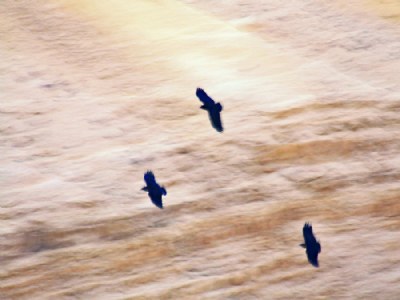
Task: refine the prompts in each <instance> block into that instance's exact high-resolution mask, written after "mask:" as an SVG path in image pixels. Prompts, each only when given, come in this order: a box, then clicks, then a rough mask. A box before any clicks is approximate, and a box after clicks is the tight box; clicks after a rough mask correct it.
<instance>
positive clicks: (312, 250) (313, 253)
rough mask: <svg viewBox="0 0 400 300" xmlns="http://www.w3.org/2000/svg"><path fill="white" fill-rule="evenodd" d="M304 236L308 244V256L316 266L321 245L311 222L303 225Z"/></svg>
mask: <svg viewBox="0 0 400 300" xmlns="http://www.w3.org/2000/svg"><path fill="white" fill-rule="evenodd" d="M303 236H304V241H305V244H306V249H307V250H306V252H307V258H308V261H309V262H310V263H311V264H312V265H313V266H314V267H318V266H319V264H318V254H319V253H320V252H321V245H320V244H319V242H318V241H317V240H316V238H315V236H314V234H313V231H312V226H311V224H309V223H305V224H304V227H303Z"/></svg>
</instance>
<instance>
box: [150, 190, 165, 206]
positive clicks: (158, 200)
mask: <svg viewBox="0 0 400 300" xmlns="http://www.w3.org/2000/svg"><path fill="white" fill-rule="evenodd" d="M149 196H150V199H151V202H153V204H154V205H155V206H157V207H158V208H163V203H162V196H161V194H159V193H157V194H156V195H154V194H152V193H150V195H149Z"/></svg>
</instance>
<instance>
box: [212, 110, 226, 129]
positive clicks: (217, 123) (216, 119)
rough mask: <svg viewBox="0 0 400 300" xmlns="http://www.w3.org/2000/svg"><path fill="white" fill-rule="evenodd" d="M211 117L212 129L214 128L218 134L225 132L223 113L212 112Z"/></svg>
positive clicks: (218, 111)
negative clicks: (222, 119) (222, 120)
mask: <svg viewBox="0 0 400 300" xmlns="http://www.w3.org/2000/svg"><path fill="white" fill-rule="evenodd" d="M209 116H210V121H211V125H212V127H214V128H215V130H216V131H218V132H222V131H224V128H223V127H222V122H221V111H220V110H213V111H210V112H209Z"/></svg>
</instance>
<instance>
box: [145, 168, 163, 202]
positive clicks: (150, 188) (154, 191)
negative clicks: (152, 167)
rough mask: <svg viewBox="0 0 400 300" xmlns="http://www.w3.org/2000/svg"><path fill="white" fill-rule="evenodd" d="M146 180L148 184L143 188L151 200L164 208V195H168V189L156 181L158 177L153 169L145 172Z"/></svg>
mask: <svg viewBox="0 0 400 300" xmlns="http://www.w3.org/2000/svg"><path fill="white" fill-rule="evenodd" d="M144 181H145V182H146V186H145V187H143V188H142V190H143V191H145V192H147V193H148V195H149V197H150V199H151V202H153V204H154V205H155V206H157V207H158V208H163V203H162V196H166V195H167V190H166V189H165V188H164V187H163V186H160V185H159V184H158V183H157V182H156V178H155V177H154V174H153V172H151V171H147V172H146V173H145V174H144Z"/></svg>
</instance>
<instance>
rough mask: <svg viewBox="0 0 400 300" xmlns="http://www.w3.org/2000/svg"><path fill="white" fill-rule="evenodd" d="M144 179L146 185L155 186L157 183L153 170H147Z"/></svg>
mask: <svg viewBox="0 0 400 300" xmlns="http://www.w3.org/2000/svg"><path fill="white" fill-rule="evenodd" d="M144 181H145V182H146V185H147V186H148V187H149V186H154V185H155V184H156V178H155V177H154V174H153V172H151V171H147V172H146V173H145V174H144Z"/></svg>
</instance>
